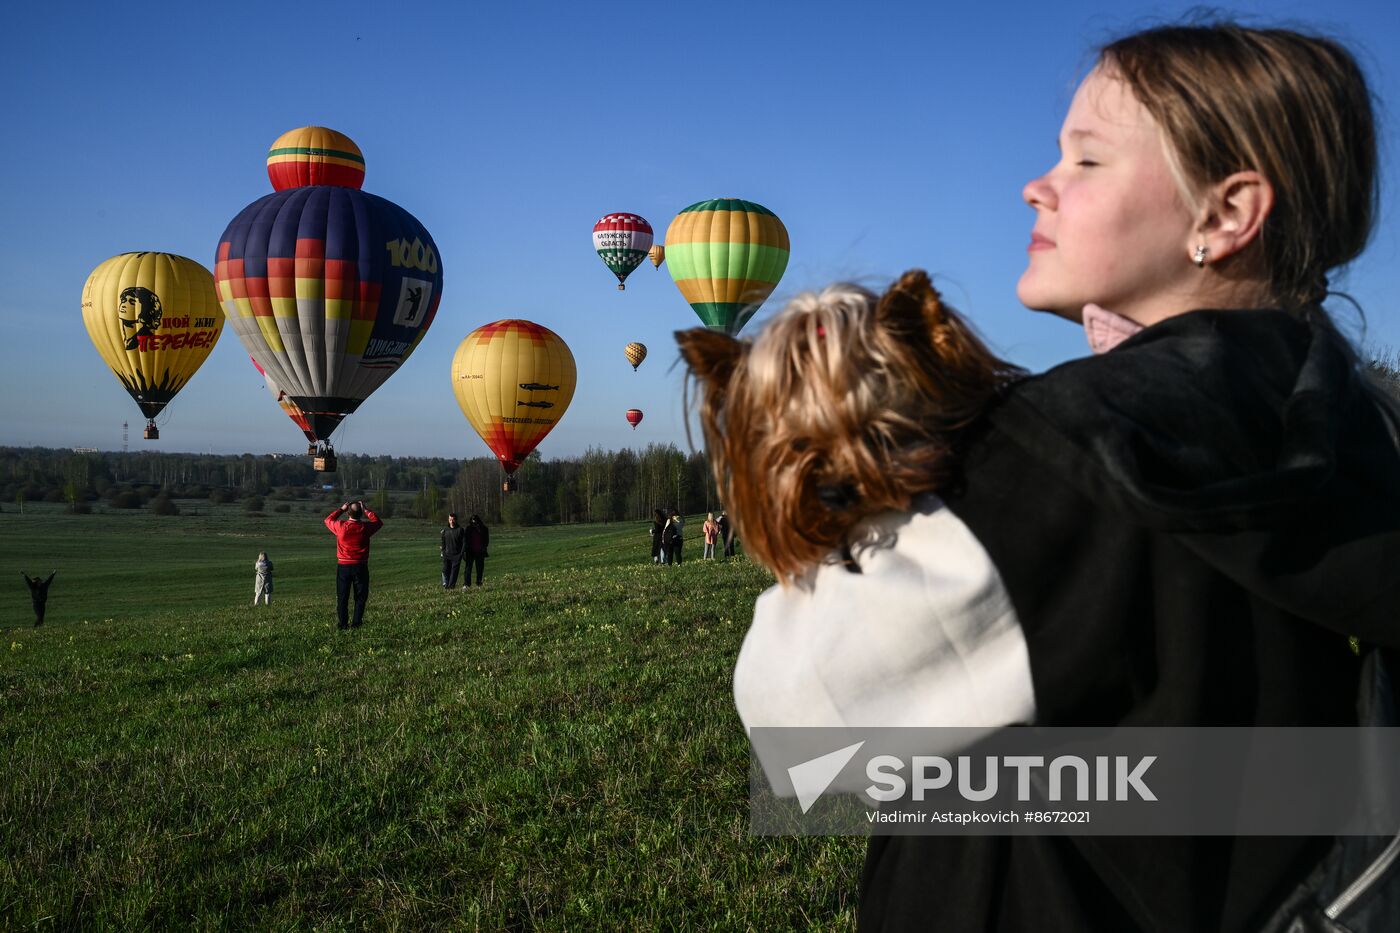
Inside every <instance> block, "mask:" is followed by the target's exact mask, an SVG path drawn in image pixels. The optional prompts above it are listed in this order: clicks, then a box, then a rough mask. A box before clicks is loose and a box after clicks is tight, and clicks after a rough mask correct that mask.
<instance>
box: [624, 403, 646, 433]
mask: <svg viewBox="0 0 1400 933" xmlns="http://www.w3.org/2000/svg"><path fill="white" fill-rule="evenodd" d="M627 423H628V424H630V425H631V426H632V430H633V431H635V430H637V425H639V424H641V423H642V410H641V409H640V408H629V409H627Z"/></svg>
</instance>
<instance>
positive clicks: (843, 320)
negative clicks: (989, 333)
mask: <svg viewBox="0 0 1400 933" xmlns="http://www.w3.org/2000/svg"><path fill="white" fill-rule="evenodd" d="M676 341H677V343H678V344H679V345H680V349H681V355H682V356H683V357H684V358H685V360H686V362H687V363H688V364H689V366H690V371H691V375H692V377H693V379H694V380H695V382H696V383H697V384H698V386H699V390H700V391H699V396H700V402H699V407H700V420H701V424H702V426H703V428H704V432H705V439H706V443H707V446H708V448H709V456H710V462H711V465H712V467H713V469H714V472H715V481H716V483H717V484H718V487H719V490H720V494H721V496H722V497H723V501H724V502H725V505H726V508H727V509H728V510H729V512H730V513H731V516H732V517H733V519H734V522H735V525H736V527H737V528H738V531H739V535H740V536H741V537H742V538H743V540H744V547H745V548H746V550H747V551H748V552H749V553H750V554H752V555H753V556H754V557H755V558H756V559H757V560H758V561H759V562H760V563H762V564H763V565H764V566H766V567H768V569H769V570H771V571H773V573H774V574H775V575H776V576H777V578H778V580H779V581H780V582H781V583H784V584H788V583H791V582H792V581H793V580H795V579H797V578H799V577H800V576H802V575H803V574H804V573H806V572H807V571H808V570H809V569H811V568H812V567H813V566H815V565H816V564H817V563H818V562H820V561H821V560H823V559H825V558H826V557H827V556H828V555H829V554H831V552H832V551H833V550H837V549H841V548H844V547H845V546H846V545H847V544H848V543H849V541H848V536H849V533H850V531H851V529H852V528H853V527H854V526H855V524H856V523H857V522H859V521H860V520H861V519H863V518H866V517H867V516H870V515H873V514H876V513H878V512H882V511H885V510H887V509H906V508H908V507H909V504H910V502H911V500H912V499H913V498H914V497H915V496H917V495H919V494H921V493H923V492H927V491H937V490H939V489H940V488H943V487H944V486H945V485H946V483H947V482H948V480H949V478H950V477H951V476H952V472H953V468H954V465H955V464H954V451H955V446H956V442H957V436H958V434H959V433H960V432H961V431H962V430H963V429H964V428H966V427H967V426H968V425H969V424H971V423H972V422H973V421H974V420H975V419H976V418H977V416H978V415H979V414H980V413H981V412H982V411H983V409H984V408H985V407H986V405H987V403H988V402H989V401H990V399H991V397H992V396H993V395H994V394H995V393H996V391H997V390H998V389H999V388H1000V387H1001V386H1002V385H1004V384H1005V383H1006V382H1008V381H1009V380H1011V379H1014V378H1016V377H1018V376H1019V375H1020V374H1021V371H1020V370H1018V369H1017V368H1016V367H1014V366H1011V365H1010V364H1008V363H1006V362H1003V361H1002V360H1000V359H998V358H997V357H996V356H994V355H993V354H992V353H991V352H990V351H989V350H988V349H987V347H986V346H985V345H984V344H983V343H982V341H981V340H980V339H978V337H977V335H976V334H975V333H974V332H973V331H972V329H971V327H970V326H969V325H968V324H967V322H965V321H964V320H963V319H962V318H961V317H960V316H959V315H958V314H957V312H955V311H954V310H953V309H951V308H949V307H948V306H947V305H945V304H944V303H943V301H942V298H941V297H940V296H939V294H938V292H937V291H936V290H935V289H934V288H933V285H932V283H931V282H930V281H929V277H928V274H927V273H925V272H923V271H922V270H913V271H911V272H907V273H905V274H904V275H903V276H902V277H900V279H899V280H898V281H897V282H895V283H894V285H892V286H891V287H890V289H889V290H888V291H887V292H886V293H885V294H884V295H883V296H882V297H878V298H877V296H876V295H875V294H874V293H872V292H870V291H868V290H866V289H864V288H861V287H859V286H856V285H849V284H838V285H832V286H829V287H827V288H826V289H824V290H822V291H821V292H807V293H804V294H801V295H799V296H797V297H796V298H795V299H793V300H792V301H791V302H790V303H789V304H788V305H787V307H785V308H784V309H783V310H782V311H781V312H779V313H778V314H777V315H776V316H775V317H774V318H773V319H772V320H771V321H770V322H769V323H768V325H767V326H766V327H765V328H764V330H763V332H762V333H761V334H759V336H758V337H757V339H755V340H754V341H753V342H752V343H748V342H744V341H740V340H736V339H734V338H733V337H730V336H728V335H726V334H723V333H718V332H716V331H711V330H707V329H705V328H696V329H694V330H689V331H678V332H677V333H676Z"/></svg>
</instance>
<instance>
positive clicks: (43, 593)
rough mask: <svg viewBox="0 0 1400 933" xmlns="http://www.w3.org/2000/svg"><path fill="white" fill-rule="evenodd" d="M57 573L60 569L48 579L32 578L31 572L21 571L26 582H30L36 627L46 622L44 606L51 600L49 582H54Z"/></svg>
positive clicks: (30, 596)
mask: <svg viewBox="0 0 1400 933" xmlns="http://www.w3.org/2000/svg"><path fill="white" fill-rule="evenodd" d="M57 574H58V571H57V570H55V571H54V572H53V573H51V574H49V577H48V579H47V580H38V579H34V580H31V579H30V578H29V574H27V573H25V572H24V571H23V570H21V571H20V576H22V577H24V582H25V583H27V584H29V601H30V602H31V603H32V604H33V606H34V627H35V628H38V627H39V626H41V625H43V624H44V606H46V605H47V604H48V601H49V584H50V583H52V582H53V578H54V576H55V575H57Z"/></svg>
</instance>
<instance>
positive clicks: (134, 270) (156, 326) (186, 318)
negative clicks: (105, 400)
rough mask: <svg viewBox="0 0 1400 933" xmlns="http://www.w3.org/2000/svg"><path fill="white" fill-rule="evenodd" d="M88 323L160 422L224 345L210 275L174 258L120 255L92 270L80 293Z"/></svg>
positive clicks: (124, 380)
mask: <svg viewBox="0 0 1400 933" xmlns="http://www.w3.org/2000/svg"><path fill="white" fill-rule="evenodd" d="M83 323H84V324H85V325H87V332H88V336H89V337H91V338H92V344H93V346H94V347H96V348H97V353H98V355H99V356H101V357H102V361H103V362H104V363H106V364H107V365H108V366H109V367H111V370H112V372H113V373H114V374H115V375H116V377H117V378H118V379H119V380H121V384H122V385H123V386H124V387H125V388H126V391H127V392H130V393H131V397H132V398H133V399H135V400H136V404H137V405H138V406H140V408H141V413H142V414H143V415H145V416H146V419H147V420H146V431H145V437H146V439H147V440H155V439H157V438H159V437H160V431H159V429H157V428H156V423H155V418H156V415H158V414H160V412H161V410H162V409H163V408H165V406H166V405H167V404H169V402H170V400H171V399H172V398H174V397H175V393H177V392H179V391H180V389H182V388H183V387H184V385H185V383H187V382H189V381H190V377H191V376H193V375H194V374H195V371H196V370H198V369H199V367H200V366H201V365H202V364H203V363H204V361H205V359H206V358H208V356H209V351H211V350H213V349H214V344H216V343H218V341H219V334H221V333H223V329H224V313H223V311H221V310H219V301H218V299H217V298H216V297H215V294H214V279H213V277H212V276H210V275H209V270H208V269H206V268H204V267H203V266H201V265H200V264H199V263H197V262H195V261H194V260H193V259H186V258H185V257H184V256H175V255H172V254H170V253H122V254H121V255H120V256H113V257H112V258H111V259H108V260H107V261H106V262H104V263H102V264H101V265H99V266H98V267H97V268H96V269H94V270H92V274H91V275H89V276H88V279H87V283H86V284H85V285H84V286H83Z"/></svg>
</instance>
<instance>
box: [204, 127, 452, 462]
mask: <svg viewBox="0 0 1400 933" xmlns="http://www.w3.org/2000/svg"><path fill="white" fill-rule="evenodd" d="M311 129H317V128H314V127H313V128H311ZM299 132H302V131H300V130H293V131H292V134H289V135H295V134H296V133H299ZM326 132H332V131H326ZM336 135H337V136H338V137H339V140H340V141H338V142H335V145H338V146H339V145H347V144H348V145H349V146H351V147H353V146H354V144H353V143H350V142H349V140H348V139H346V138H345V137H343V136H339V134H336ZM286 139H287V137H286V136H284V137H282V139H279V140H278V143H282V142H283V141H284V140H286ZM279 148H287V147H285V146H279V145H277V144H274V146H273V151H274V152H276V151H277V150H278V149H279ZM308 148H314V147H308ZM336 151H337V152H340V151H342V150H336ZM344 151H348V150H344ZM358 151H359V150H358V149H355V152H356V153H358ZM269 158H270V159H271V157H269ZM281 164H291V163H276V164H273V165H270V166H269V176H270V177H271V178H272V179H273V184H274V185H280V184H284V183H286V179H280V176H279V174H278V172H277V171H274V169H275V168H276V166H277V165H281ZM334 164H335V163H332V162H325V161H321V162H317V161H314V160H313V161H310V162H308V163H306V166H307V167H306V168H305V172H306V173H307V174H306V177H311V178H315V177H317V175H316V172H317V171H323V170H324V171H327V172H328V171H330V169H329V168H326V166H330V165H334ZM317 166H320V167H321V168H317ZM341 167H342V168H344V167H345V166H341ZM298 171H301V169H298ZM361 174H362V170H361ZM297 177H298V178H300V177H302V176H297ZM322 180H328V179H322ZM352 182H354V183H357V182H358V178H357V176H354V175H353V173H352V174H351V175H350V176H348V177H344V178H343V180H342V181H341V182H339V183H329V184H310V185H302V186H300V187H287V188H283V189H282V190H279V191H277V192H275V193H273V194H269V195H267V196H266V197H263V198H259V199H258V200H257V201H254V202H253V203H252V204H250V205H248V206H247V207H245V208H244V209H243V210H242V211H241V212H240V213H239V214H238V216H237V217H235V218H234V219H233V221H232V222H230V223H229V225H228V229H226V230H225V231H224V233H223V236H221V237H220V238H219V249H218V253H217V256H216V262H215V268H214V281H215V286H216V287H217V289H218V294H219V301H221V302H222V303H223V307H224V311H225V312H226V313H227V314H228V318H229V321H230V323H231V325H232V326H233V329H234V332H235V333H237V334H238V337H239V339H240V340H242V341H243V345H244V347H245V348H247V350H248V353H249V355H250V356H252V357H253V359H254V360H256V361H257V363H258V365H259V366H261V367H262V368H263V371H264V372H265V373H266V374H267V375H268V376H269V377H270V378H271V379H272V380H273V381H274V382H275V383H276V385H277V387H278V389H279V390H280V391H282V392H285V393H286V396H287V399H288V400H289V401H290V402H291V403H292V404H293V405H295V406H296V407H297V409H299V410H300V411H301V413H302V415H303V417H304V418H305V420H306V423H307V429H308V430H309V431H310V432H311V434H312V435H313V436H314V437H315V439H316V441H317V443H319V444H321V445H323V446H324V448H325V455H324V456H323V457H319V458H318V463H317V466H316V468H317V469H318V470H320V471H323V472H330V471H333V470H334V469H335V455H334V452H333V451H332V450H331V449H330V444H329V440H330V436H331V434H332V432H334V431H335V429H336V428H337V427H338V426H339V425H340V423H341V421H343V420H344V419H345V418H346V417H347V416H348V415H350V414H351V413H353V412H354V411H355V409H357V408H359V407H360V405H361V403H363V402H364V400H365V399H366V398H368V397H369V395H370V393H372V392H374V390H375V389H377V388H379V386H380V385H382V384H383V383H384V382H385V380H387V379H388V378H389V377H390V376H392V375H393V374H394V373H395V372H396V371H397V370H398V368H399V366H401V365H402V364H403V363H404V361H405V360H407V359H408V357H409V355H410V354H411V353H413V351H414V349H415V348H416V347H417V346H418V344H419V343H420V342H421V341H422V339H423V336H424V335H425V334H426V333H427V332H428V327H429V326H430V325H431V324H432V322H433V317H434V316H435V315H436V313H437V308H438V303H439V302H440V301H441V300H442V282H443V274H442V266H441V264H440V262H439V258H438V252H437V246H436V245H435V244H434V243H433V238H432V236H431V235H429V233H428V231H427V229H426V228H424V226H423V225H422V224H421V223H419V222H418V219H417V218H416V217H414V216H413V215H412V214H410V213H409V212H408V211H406V210H404V209H403V208H401V207H399V206H398V205H397V204H395V203H393V202H392V201H388V200H385V199H384V198H381V197H377V196H376V195H373V194H369V193H367V192H364V191H360V190H359V189H358V188H357V187H355V186H354V184H352Z"/></svg>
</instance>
